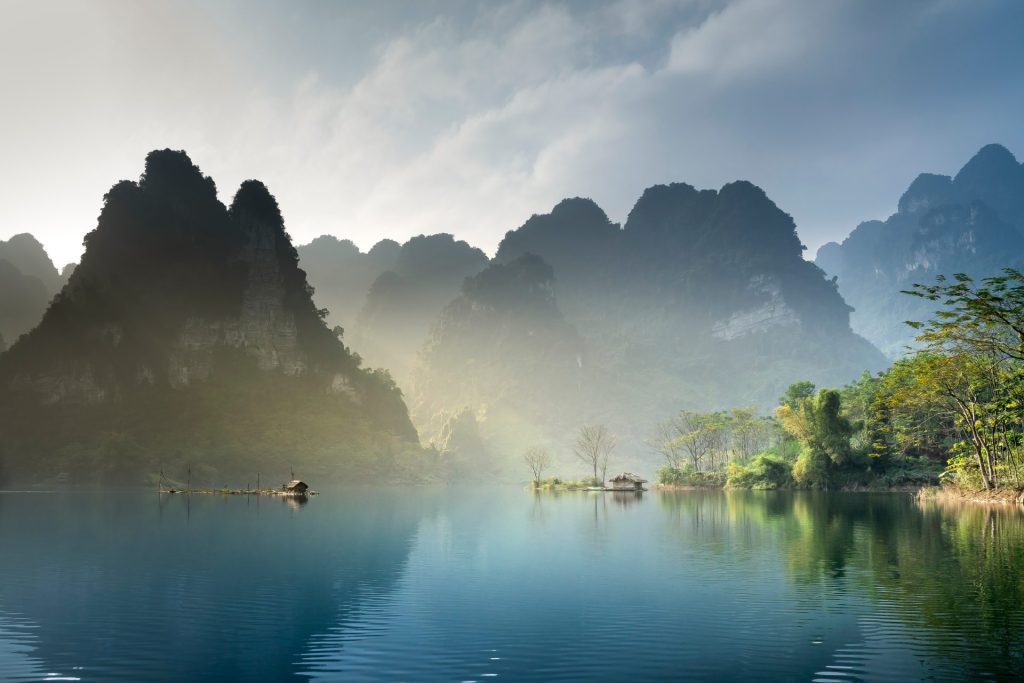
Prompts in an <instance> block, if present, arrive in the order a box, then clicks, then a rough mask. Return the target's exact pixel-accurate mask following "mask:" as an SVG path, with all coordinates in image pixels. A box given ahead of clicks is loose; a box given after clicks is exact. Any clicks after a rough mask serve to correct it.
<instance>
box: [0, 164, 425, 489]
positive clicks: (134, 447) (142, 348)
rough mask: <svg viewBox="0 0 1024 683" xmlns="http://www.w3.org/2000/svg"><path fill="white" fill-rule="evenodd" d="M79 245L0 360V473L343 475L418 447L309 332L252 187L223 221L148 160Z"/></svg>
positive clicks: (114, 194) (348, 360)
mask: <svg viewBox="0 0 1024 683" xmlns="http://www.w3.org/2000/svg"><path fill="white" fill-rule="evenodd" d="M85 245H86V251H85V254H84V255H83V257H82V260H81V263H80V264H79V265H78V266H77V268H75V269H74V272H73V273H71V275H70V279H69V281H68V283H67V284H66V285H65V286H64V287H63V289H62V290H61V291H60V293H59V294H58V295H57V296H56V298H55V299H54V301H53V303H52V305H51V306H50V308H49V309H48V310H47V312H46V314H45V316H44V317H43V319H42V321H41V322H40V324H39V325H38V326H37V327H36V328H35V329H34V330H32V331H31V332H30V333H28V334H27V335H25V336H23V337H22V338H21V339H20V340H19V341H18V342H16V343H14V344H13V345H12V346H11V348H10V349H9V350H8V351H7V352H5V353H4V354H3V355H0V433H3V434H4V437H5V446H6V453H7V463H6V469H7V472H8V473H10V474H13V475H14V476H16V477H19V478H34V479H39V478H45V477H48V476H53V475H56V474H57V473H59V472H68V473H73V474H74V475H75V476H76V477H79V478H86V479H99V480H104V481H116V480H137V478H138V477H139V476H141V475H142V474H143V473H154V472H156V471H158V470H159V469H162V468H166V469H168V470H169V471H171V472H173V473H177V474H181V473H182V472H183V469H184V467H185V466H186V464H187V463H186V460H187V462H188V463H191V464H193V465H196V466H197V472H200V473H205V474H206V476H209V477H214V476H224V477H229V476H234V477H238V476H244V475H251V470H255V469H262V470H263V471H264V472H273V471H277V472H279V473H282V472H284V473H286V472H287V470H288V468H289V466H291V467H295V468H303V469H304V470H305V471H306V472H308V474H307V475H305V476H310V475H313V474H319V475H320V476H338V477H340V476H343V473H344V476H347V477H353V476H354V477H359V476H370V473H373V472H380V471H381V470H383V469H390V471H391V472H392V474H393V473H394V468H396V467H397V466H398V465H397V462H398V461H397V460H396V458H398V457H400V456H401V455H402V454H403V452H407V451H408V452H415V451H416V450H417V449H418V446H417V444H416V432H415V430H414V429H413V427H412V424H411V422H410V420H409V417H408V413H407V410H406V407H405V405H404V403H403V401H402V399H401V394H400V392H399V391H398V390H397V388H396V387H395V386H394V385H393V384H392V383H391V381H390V379H389V378H387V376H386V374H381V373H374V372H369V371H366V370H363V369H361V368H360V367H359V361H358V358H357V357H355V356H354V355H353V354H352V353H351V352H350V351H349V350H348V348H346V347H345V345H344V344H343V343H342V342H341V340H340V339H339V338H338V337H337V336H336V335H335V334H334V333H332V332H331V331H330V330H328V328H327V326H326V325H325V324H324V322H323V320H322V315H321V312H320V311H318V310H317V308H316V307H315V306H314V304H313V301H312V299H311V296H310V292H311V288H310V287H309V285H308V284H307V282H306V275H305V273H304V272H303V271H302V270H301V269H300V268H299V267H298V256H297V253H296V251H295V249H294V248H293V247H292V245H291V241H290V239H289V237H288V234H287V233H286V232H285V230H284V222H283V219H282V217H281V214H280V211H279V209H278V206H277V202H276V201H275V200H274V198H273V196H272V195H271V194H270V193H269V192H268V191H267V189H266V187H264V186H263V185H262V184H261V183H259V182H258V181H254V180H249V181H246V182H245V183H243V184H242V186H241V187H240V188H239V190H238V192H237V193H236V194H235V197H234V199H233V201H232V203H231V205H230V206H225V205H224V204H222V203H221V202H220V200H219V199H218V197H217V190H216V186H215V185H214V182H213V180H212V179H210V178H209V177H205V176H203V175H202V173H201V172H200V170H199V169H198V168H197V167H195V166H194V165H193V164H192V162H191V161H190V160H189V158H188V157H187V156H186V155H185V154H184V153H183V152H174V151H170V150H164V151H158V152H152V153H151V154H149V155H148V156H147V158H146V166H145V172H144V173H143V174H142V176H141V178H140V179H139V181H138V182H131V181H122V182H119V183H117V184H116V185H114V186H113V187H112V188H111V189H110V191H109V192H108V193H107V194H106V196H105V202H104V206H103V210H102V213H101V215H100V218H99V222H98V225H97V227H96V229H95V230H93V231H92V232H91V233H89V234H88V235H87V236H86V239H85ZM217 483H221V482H219V481H218V482H217Z"/></svg>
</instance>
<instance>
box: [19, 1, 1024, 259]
mask: <svg viewBox="0 0 1024 683" xmlns="http://www.w3.org/2000/svg"><path fill="white" fill-rule="evenodd" d="M453 8H455V9H453ZM402 12H404V14H400V13H399V12H398V11H397V10H396V9H395V8H394V7H392V6H390V5H388V4H387V3H380V4H375V5H373V6H370V5H367V6H358V7H349V6H344V5H343V6H339V5H315V4H310V5H302V4H287V5H283V4H282V5H278V4H266V5H263V4H252V3H237V2H231V1H229V0H226V1H225V2H224V3H218V4H215V5H208V4H206V3H199V2H195V3H187V4H181V3H176V4H156V3H142V4H138V3H127V4H126V3H121V2H99V3H84V2H82V3H77V4H76V3H74V2H69V3H62V4H61V7H60V8H59V10H58V9H55V8H54V6H52V5H50V4H48V3H29V2H26V3H14V4H12V5H11V6H10V8H9V9H8V12H7V15H8V16H9V17H12V18H13V20H12V21H9V22H5V23H4V25H3V26H0V58H2V64H3V66H0V86H2V87H4V89H5V92H6V93H10V94H11V97H10V98H8V100H5V107H4V108H2V109H0V142H2V143H3V147H4V149H5V154H6V159H5V163H4V164H3V165H0V188H3V192H4V195H3V197H2V198H0V199H2V201H0V237H2V236H6V235H8V234H13V233H15V232H20V231H25V230H29V231H31V232H33V233H36V234H37V235H38V236H39V237H40V238H41V239H42V240H43V242H44V244H46V246H47V248H48V249H49V250H50V251H51V253H53V254H54V255H55V257H56V260H58V261H66V260H71V259H73V258H77V255H78V250H79V247H78V244H79V243H80V239H81V236H82V235H83V234H84V233H85V232H86V231H88V230H89V229H90V228H91V227H92V226H93V224H94V221H95V216H96V215H97V214H98V211H99V205H100V201H101V197H102V194H103V192H104V191H105V190H106V189H107V188H109V186H110V185H112V184H113V183H114V182H115V181H116V180H118V179H120V178H124V177H135V176H137V175H138V173H139V171H140V170H141V163H142V158H143V155H144V154H145V153H146V152H147V151H148V150H149V149H152V148H157V147H166V146H170V147H176V148H184V149H187V150H188V151H189V153H190V154H191V155H192V156H193V158H194V159H195V161H196V162H197V163H198V164H199V165H200V166H201V167H202V168H203V169H204V171H206V172H207V173H209V174H210V175H212V176H213V177H214V178H215V179H216V180H217V182H218V186H219V187H220V190H221V193H222V195H224V196H223V198H224V199H225V200H229V199H230V194H231V193H232V192H233V191H234V188H235V187H237V185H238V183H240V182H241V181H242V180H244V179H246V178H250V177H257V178H260V179H262V180H264V181H265V182H266V183H267V184H268V186H269V187H270V188H271V190H272V191H273V192H274V193H275V194H276V195H277V197H278V199H279V201H280V202H281V204H282V208H283V210H284V213H285V217H286V220H287V222H288V227H289V230H290V231H291V232H292V234H293V235H294V236H295V237H296V239H298V240H300V241H305V240H308V239H311V238H312V237H314V236H316V235H318V234H322V233H325V232H331V233H334V234H337V235H340V236H343V237H349V238H352V239H353V240H354V241H356V242H357V243H358V244H360V245H361V246H362V247H364V248H366V247H369V246H370V245H372V244H373V243H374V242H375V241H377V240H378V239H380V238H383V237H394V238H399V239H403V238H406V237H408V236H411V235H414V234H417V233H420V232H436V231H451V232H455V233H457V234H458V235H459V236H460V237H463V238H465V239H468V240H470V241H472V242H474V243H476V244H478V245H480V246H482V247H484V248H485V249H493V248H494V247H495V245H496V244H497V242H498V240H500V238H501V236H502V235H503V234H504V232H505V231H506V230H508V229H511V228H513V227H515V226H517V225H518V224H520V223H522V221H524V220H525V219H526V218H527V217H528V216H529V215H530V214H531V213H535V212H542V211H547V210H549V209H550V208H551V206H553V205H554V204H555V203H556V202H557V201H558V200H559V199H560V198H562V197H565V196H573V195H584V196H591V197H593V198H594V199H595V200H597V201H598V202H599V203H600V204H601V205H602V206H603V207H604V208H605V209H606V210H607V211H608V212H609V214H610V215H611V216H612V218H613V219H615V220H623V219H624V218H625V216H626V214H627V212H628V210H629V208H630V207H631V205H632V202H633V201H635V199H636V197H638V196H639V194H640V192H641V191H642V190H643V188H644V187H646V186H648V185H651V184H654V183H657V182H670V181H686V182H690V183H693V184H696V185H698V186H702V187H718V186H720V185H722V184H724V183H726V182H728V181H730V180H733V179H736V178H746V179H749V180H752V181H753V182H756V183H758V184H760V185H762V186H763V187H765V189H766V190H767V191H768V192H769V195H770V196H772V197H773V199H775V200H776V202H777V203H778V204H779V205H780V206H781V207H782V208H783V209H784V210H787V211H789V212H791V213H792V214H793V215H794V217H795V218H796V219H797V223H798V228H799V230H800V232H801V236H802V237H803V238H804V240H805V241H806V242H808V243H809V246H811V247H812V248H813V247H815V246H817V245H818V244H820V243H821V242H823V241H825V240H826V239H832V238H836V237H841V236H842V234H843V233H845V232H846V231H848V230H849V229H850V228H852V227H853V225H855V224H856V223H857V222H858V221H859V220H862V219H866V218H872V217H877V216H881V215H884V214H885V213H887V212H888V211H890V210H891V209H892V208H893V207H894V205H895V201H896V198H897V197H898V196H899V194H900V192H901V191H902V189H903V187H905V185H906V184H907V183H908V182H909V181H910V180H911V179H912V178H913V176H914V175H915V174H916V173H917V172H919V171H922V170H933V171H940V172H950V171H953V170H955V168H956V165H957V164H959V163H961V162H962V161H963V160H964V159H966V158H967V157H968V156H969V155H970V154H971V152H972V151H973V150H974V149H976V148H977V147H979V146H981V144H984V143H985V142H989V141H992V140H998V141H1002V142H1003V143H1004V144H1007V145H1008V146H1010V147H1011V149H1015V150H1016V151H1018V152H1024V132H1022V130H1021V129H1020V127H1019V125H1017V122H1016V121H1015V119H1014V117H1013V116H1012V112H1014V111H1019V109H1020V106H1021V105H1024V94H1021V93H1019V92H1017V90H1014V89H1012V88H1010V87H1009V85H1008V84H1009V83H1011V82H1012V81H1013V79H1014V78H1015V75H1016V72H1017V70H1018V69H1019V66H1020V64H1021V62H1022V61H1024V59H1022V57H1024V48H1022V47H1021V45H1020V41H1019V40H1016V37H1015V36H1014V35H1013V31H1012V27H1013V26H1014V25H1015V22H1014V21H1013V19H1014V18H1015V17H1018V16H1019V15H1021V14H1024V12H1022V11H1021V10H1019V9H1016V8H1015V6H1014V5H1013V4H1012V3H999V2H993V3H991V4H989V5H986V6H985V7H982V6H980V5H977V4H974V3H951V2H949V1H947V2H944V3H936V2H925V1H924V0H912V1H909V2H907V3H884V2H877V1H875V0H868V1H867V2H846V1H844V0H838V1H836V2H819V1H817V0H787V1H785V2H783V1H781V0H651V1H650V2H646V1H645V2H634V1H630V0H613V1H611V2H600V3H599V2H581V3H573V2H567V3H557V4H555V3H538V2H528V1H526V0H511V1H506V2H476V1H474V0H463V2H460V3H458V4H453V3H451V2H444V3H440V2H438V3H432V2H429V1H428V0H424V2H422V3H417V4H416V5H415V6H414V7H409V8H408V9H404V10H402ZM1018 23H1019V22H1018ZM973 36H978V37H977V38H973ZM982 36H983V38H982ZM26 55H30V56H31V57H32V58H31V59H27V60H26V59H25V58H24V57H25V56H26ZM54 198H59V200H56V201H55V199H54Z"/></svg>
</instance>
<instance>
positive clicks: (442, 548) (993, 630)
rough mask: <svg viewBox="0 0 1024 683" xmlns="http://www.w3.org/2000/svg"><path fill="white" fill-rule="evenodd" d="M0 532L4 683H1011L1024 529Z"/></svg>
mask: <svg viewBox="0 0 1024 683" xmlns="http://www.w3.org/2000/svg"><path fill="white" fill-rule="evenodd" d="M0 542H2V543H3V544H4V548H5V550H6V549H15V551H14V552H8V553H5V554H4V556H3V561H2V562H0V679H3V680H32V679H37V680H38V679H41V678H43V677H45V674H47V673H50V672H53V673H61V674H62V675H70V676H80V677H81V678H82V680H118V679H122V680H147V681H150V680H181V679H192V680H197V679H206V680H224V679H236V678H245V679H248V680H268V681H271V680H284V679H288V678H311V679H317V680H324V681H335V680H338V681H347V680H360V681H363V680H365V681H395V680H417V681H435V680H437V681H442V680H444V681H451V680H477V681H481V680H486V679H489V678H511V679H513V680H522V681H571V680H581V679H583V680H608V681H618V680H640V679H655V680H678V679H679V678H681V677H685V678H686V679H688V680H816V679H818V680H919V679H926V678H932V679H935V680H964V681H967V680H1008V679H1012V678H1014V677H1015V676H1018V675H1019V672H1020V671H1024V661H1022V659H1021V658H1022V654H1024V612H1022V608H1021V605H1022V604H1024V580H1022V577H1024V516H1022V515H1021V514H1020V512H1019V511H1017V510H1014V509H992V508H979V507H974V506H968V507H964V508H954V507H948V506H938V505H934V504H918V503H916V502H915V501H914V500H913V499H912V498H911V497H909V496H905V495H866V494H811V493H792V492H789V493H787V492H702V491H687V492H650V493H646V494H643V495H636V494H626V495H621V494H612V493H586V492H578V493H564V494H557V493H554V494H553V493H547V492H541V493H532V492H529V491H523V490H519V489H500V488H495V489H469V488H467V489H458V488H447V489H437V490H430V489H377V490H351V491H343V492H342V491H339V492H328V493H325V495H322V496H318V497H316V498H315V499H311V500H309V501H308V504H306V505H300V504H297V501H292V500H288V499H283V500H277V499H273V500H266V499H265V500H263V501H262V502H261V501H260V500H259V499H253V500H246V499H244V498H242V497H230V499H228V500H225V499H222V498H220V497H203V496H193V497H192V499H191V500H188V499H187V497H179V498H176V499H173V500H167V499H163V500H157V499H156V497H155V495H152V494H146V495H143V494H139V493H128V492H121V493H115V494H112V495H107V496H99V495H95V494H61V495H60V496H34V497H32V496H17V497H14V496H5V495H0ZM618 652H627V653H628V656H625V657H615V656H609V653H618ZM75 667H82V668H79V669H76V668H75Z"/></svg>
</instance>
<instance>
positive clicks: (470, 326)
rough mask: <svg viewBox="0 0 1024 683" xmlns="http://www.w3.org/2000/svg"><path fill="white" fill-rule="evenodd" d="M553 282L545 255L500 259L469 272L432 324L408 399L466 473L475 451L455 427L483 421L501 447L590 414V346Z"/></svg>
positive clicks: (546, 435) (484, 431) (488, 437)
mask: <svg viewBox="0 0 1024 683" xmlns="http://www.w3.org/2000/svg"><path fill="white" fill-rule="evenodd" d="M553 285H554V271H553V269H552V268H551V266H549V265H548V264H547V263H545V262H544V261H543V260H542V259H541V258H540V257H539V256H535V255H533V254H526V255H524V256H521V257H519V258H517V259H515V260H513V261H510V262H509V263H492V264H491V265H490V266H488V267H487V268H486V269H484V270H483V271H482V272H481V273H479V274H478V275H475V276H473V277H469V278H466V280H465V282H464V283H463V285H462V287H461V292H460V294H459V296H458V297H456V298H455V299H454V300H453V301H452V302H451V303H450V304H449V305H448V306H446V307H445V309H444V311H443V312H442V314H441V316H440V319H439V320H438V322H437V324H436V325H435V326H434V327H433V329H432V332H431V334H430V336H429V338H428V340H427V342H426V345H425V346H424V349H423V351H422V353H421V355H420V358H419V363H418V365H417V370H416V373H415V376H414V380H413V382H412V389H411V393H410V397H409V400H410V405H411V409H412V411H413V414H414V418H415V420H416V422H417V423H418V424H420V425H421V428H422V429H424V430H425V432H426V433H429V434H432V435H437V436H438V437H439V438H437V439H436V443H437V444H438V446H439V447H440V448H441V450H442V451H443V452H454V453H455V455H456V456H459V455H461V456H462V459H461V460H460V461H459V462H457V463H456V465H455V466H456V467H458V468H461V469H462V470H463V471H472V470H473V469H474V464H473V463H467V462H466V458H467V457H474V454H472V453H468V452H467V449H465V448H462V449H453V448H452V447H451V446H450V442H451V441H452V439H453V435H454V436H458V435H459V434H460V433H466V432H469V433H470V434H473V433H474V431H475V430H477V427H476V425H477V424H479V425H480V426H479V432H480V438H482V439H484V441H485V443H489V444H491V445H492V446H493V447H494V448H495V449H496V450H498V451H499V452H500V451H501V450H502V449H506V450H507V445H508V444H519V443H522V442H524V441H529V440H531V439H532V440H534V441H537V440H539V441H548V440H550V439H551V435H552V434H556V433H571V432H572V431H573V430H574V429H575V428H576V426H577V424H578V420H579V419H581V418H582V417H583V416H584V415H585V414H586V411H585V410H584V409H583V408H584V407H585V405H587V404H588V400H587V397H586V396H585V395H583V394H582V391H581V389H582V385H581V380H582V378H583V376H584V375H583V364H584V358H585V356H586V350H585V345H584V343H583V340H582V339H581V338H580V336H579V334H578V333H577V332H576V330H575V328H573V327H572V326H571V325H569V324H568V323H567V322H566V321H565V318H564V317H563V315H562V313H561V311H560V310H559V309H558V306H557V304H556V302H555V297H554V289H553ZM467 413H469V414H471V415H472V417H467ZM467 420H468V421H469V422H471V423H473V429H468V428H467V427H468V425H467ZM460 428H461V429H460ZM459 450H461V453H459ZM475 457H476V458H477V459H478V462H476V463H475V468H476V469H477V470H479V469H480V467H481V466H482V463H480V462H479V458H480V454H479V453H476V454H475ZM490 466H491V467H492V468H493V467H495V464H494V463H490Z"/></svg>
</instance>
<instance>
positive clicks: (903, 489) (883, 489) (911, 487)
mask: <svg viewBox="0 0 1024 683" xmlns="http://www.w3.org/2000/svg"><path fill="white" fill-rule="evenodd" d="M923 488H924V487H922V486H921V485H920V484H917V485H915V484H897V485H894V486H884V485H878V486H873V485H869V484H850V485H846V486H837V487H835V488H832V489H824V490H826V491H832V492H840V493H913V494H917V493H919V492H920V491H921V490H922V489H923ZM651 489H653V490H656V491H804V490H808V489H804V488H801V487H797V486H780V487H776V488H756V487H755V488H751V487H747V486H727V485H724V484H719V485H711V484H709V485H706V486H695V485H693V484H651Z"/></svg>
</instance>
